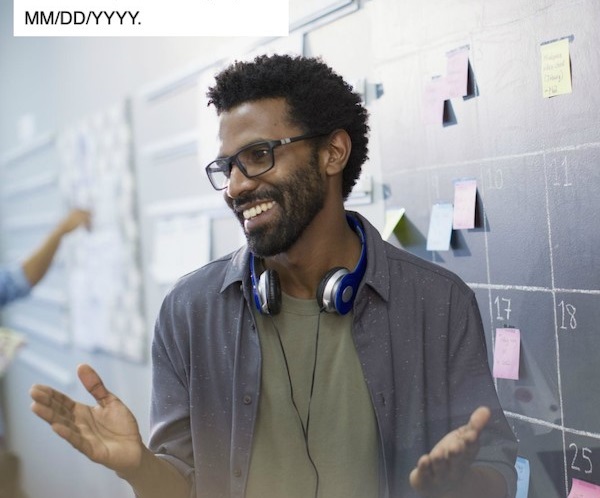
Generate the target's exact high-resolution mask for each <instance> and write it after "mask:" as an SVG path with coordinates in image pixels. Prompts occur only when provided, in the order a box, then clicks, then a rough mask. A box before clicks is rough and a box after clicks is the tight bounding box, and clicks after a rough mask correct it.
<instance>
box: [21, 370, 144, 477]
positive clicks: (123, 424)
mask: <svg viewBox="0 0 600 498" xmlns="http://www.w3.org/2000/svg"><path fill="white" fill-rule="evenodd" d="M77 376H78V377H79V380H80V381H81V383H82V384H83V386H84V387H85V388H86V389H87V391H88V392H89V393H90V394H91V395H92V396H93V397H94V399H95V400H96V402H97V404H96V405H95V406H88V405H84V404H82V403H77V402H76V401H73V400H72V399H71V398H69V397H68V396H67V395H65V394H63V393H61V392H59V391H56V390H55V389H52V388H51V387H48V386H43V385H34V386H33V387H32V388H31V390H30V392H29V393H30V395H31V398H32V399H33V403H32V405H31V410H32V411H33V413H35V414H36V415H37V416H38V417H40V418H41V419H43V420H45V421H46V422H48V423H49V424H50V425H51V426H52V429H53V430H54V432H56V434H58V435H59V436H60V437H62V438H63V439H65V440H66V441H68V442H69V443H70V444H71V445H72V446H73V447H74V448H76V449H77V450H79V451H80V452H81V453H83V454H84V455H86V456H87V457H88V458H89V459H90V460H92V461H94V462H97V463H100V464H102V465H104V466H106V467H108V468H110V469H112V470H114V471H116V472H117V473H119V474H122V473H128V472H135V471H136V469H138V468H139V466H140V465H141V462H142V453H143V451H145V447H144V445H143V442H142V437H141V435H140V432H139V428H138V424H137V421H136V419H135V417H134V416H133V414H132V413H131V411H130V410H129V408H127V406H125V404H123V402H122V401H121V400H120V399H119V398H117V397H116V396H115V395H114V394H112V393H111V392H110V391H108V390H107V389H106V387H104V384H103V382H102V379H100V376H99V375H98V374H97V373H96V372H95V371H94V369H92V367H90V366H89V365H80V366H79V367H78V368H77Z"/></svg>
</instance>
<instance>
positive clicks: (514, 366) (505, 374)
mask: <svg viewBox="0 0 600 498" xmlns="http://www.w3.org/2000/svg"><path fill="white" fill-rule="evenodd" d="M520 352H521V331H520V330H519V329H496V344H495V347H494V377H496V378H497V379H512V380H518V379H519V358H520V356H521V354H520Z"/></svg>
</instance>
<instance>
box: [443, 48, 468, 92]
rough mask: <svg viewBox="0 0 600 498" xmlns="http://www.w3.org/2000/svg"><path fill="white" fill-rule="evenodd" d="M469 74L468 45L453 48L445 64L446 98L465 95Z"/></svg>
mask: <svg viewBox="0 0 600 498" xmlns="http://www.w3.org/2000/svg"><path fill="white" fill-rule="evenodd" d="M468 76H469V47H462V48H459V49H457V50H453V51H452V52H450V53H449V54H448V61H447V66H446V91H447V94H446V99H453V98H455V97H464V96H465V95H467V90H468V89H467V82H468Z"/></svg>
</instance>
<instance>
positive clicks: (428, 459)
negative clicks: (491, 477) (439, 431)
mask: <svg viewBox="0 0 600 498" xmlns="http://www.w3.org/2000/svg"><path fill="white" fill-rule="evenodd" d="M490 417H491V412H490V410H489V408H487V407H479V408H477V409H476V410H475V411H474V412H473V413H472V414H471V417H470V418H469V421H468V422H467V423H466V424H465V425H463V426H461V427H459V428H458V429H456V430H454V431H452V432H450V433H448V434H447V435H446V436H444V437H443V438H442V439H441V441H439V442H438V443H437V444H436V445H435V446H434V447H433V449H432V450H431V452H430V453H429V454H426V455H423V456H422V457H421V458H420V459H419V461H418V462H417V465H416V467H415V468H414V469H413V471H412V472H411V474H410V477H409V478H410V483H411V485H412V487H413V488H414V489H416V490H417V491H419V492H421V493H425V495H427V494H428V493H429V491H432V493H433V494H435V492H434V491H433V490H437V491H440V490H444V489H448V488H449V487H452V485H453V483H457V482H460V481H461V480H462V478H463V477H464V475H465V474H466V473H467V472H468V469H469V467H470V465H471V463H472V462H473V460H474V458H475V456H476V455H477V452H478V451H479V437H480V435H481V432H482V431H483V429H484V428H485V426H486V425H487V423H488V422H489V420H490Z"/></svg>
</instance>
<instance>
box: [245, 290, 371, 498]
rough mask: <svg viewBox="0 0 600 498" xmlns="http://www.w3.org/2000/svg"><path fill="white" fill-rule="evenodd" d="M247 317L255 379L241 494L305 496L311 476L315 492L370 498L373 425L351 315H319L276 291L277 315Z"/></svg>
mask: <svg viewBox="0 0 600 498" xmlns="http://www.w3.org/2000/svg"><path fill="white" fill-rule="evenodd" d="M255 315H256V318H257V325H258V330H259V337H260V342H261V350H262V377H261V393H260V402H259V406H258V417H257V422H256V427H255V433H254V440H253V446H252V455H251V461H250V472H249V476H248V483H247V487H246V498H311V497H314V496H315V492H316V490H317V475H318V481H319V482H318V496H319V497H320V498H325V497H326V498H338V497H339V498H371V497H373V498H375V497H377V495H378V490H379V473H378V443H377V423H376V420H375V413H374V411H373V407H372V405H371V400H370V396H369V391H368V389H367V386H366V384H365V380H364V377H363V373H362V369H361V366H360V362H359V360H358V356H357V354H356V349H355V347H354V342H353V340H352V333H351V325H352V313H349V314H347V315H344V316H340V315H337V314H334V313H320V312H319V307H318V305H317V302H316V300H303V299H295V298H292V297H290V296H287V295H284V296H283V301H282V310H281V313H279V314H278V315H276V316H274V317H268V316H263V315H260V314H259V313H258V312H255ZM317 330H318V343H317ZM278 334H279V336H280V338H281V342H280V340H279V338H278ZM282 347H283V349H282ZM315 348H316V368H313V367H314V366H315ZM286 359H287V365H288V367H287V368H286ZM288 370H289V376H288ZM313 371H314V379H315V380H314V388H313V392H312V396H311V384H312V378H313ZM290 379H291V386H290ZM291 388H293V399H294V401H295V404H296V406H297V409H298V411H296V409H295V408H294V404H293V403H292V393H291V391H292V389H291ZM309 405H310V406H309ZM309 414H310V417H309ZM300 418H301V419H302V424H301V422H300ZM307 419H309V422H308V427H307ZM303 426H304V427H303ZM305 430H306V432H307V438H306V441H305V436H304V432H305ZM309 454H310V457H311V458H312V461H313V462H314V467H313V465H312V464H311V461H310V459H309ZM315 469H316V470H315Z"/></svg>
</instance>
